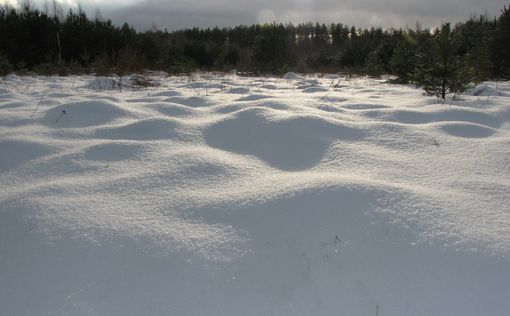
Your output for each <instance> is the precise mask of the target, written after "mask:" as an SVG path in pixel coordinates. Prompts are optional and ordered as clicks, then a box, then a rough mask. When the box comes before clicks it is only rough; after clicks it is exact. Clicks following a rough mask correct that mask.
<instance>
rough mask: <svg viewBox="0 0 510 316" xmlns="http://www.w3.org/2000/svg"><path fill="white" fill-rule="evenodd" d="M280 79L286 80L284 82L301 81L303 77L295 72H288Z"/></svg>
mask: <svg viewBox="0 0 510 316" xmlns="http://www.w3.org/2000/svg"><path fill="white" fill-rule="evenodd" d="M282 79H286V80H303V79H304V77H302V76H300V75H298V74H297V73H295V72H288V73H286V74H285V75H283V77H282Z"/></svg>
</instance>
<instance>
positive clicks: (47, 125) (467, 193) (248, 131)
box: [0, 73, 510, 316]
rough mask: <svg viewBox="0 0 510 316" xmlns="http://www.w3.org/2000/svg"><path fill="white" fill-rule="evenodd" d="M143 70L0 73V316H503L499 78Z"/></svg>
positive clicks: (507, 149)
mask: <svg viewBox="0 0 510 316" xmlns="http://www.w3.org/2000/svg"><path fill="white" fill-rule="evenodd" d="M150 79H151V82H153V83H154V86H151V87H146V88H139V87H138V88H134V87H129V86H125V87H123V88H122V89H120V88H119V86H118V82H117V81H115V80H112V79H111V78H95V77H87V76H77V77H64V78H59V77H50V78H48V77H18V76H15V75H10V76H7V77H5V78H2V80H1V81H0V314H1V315H376V313H377V314H378V315H380V316H385V315H415V316H420V315H423V316H425V315H427V316H429V315H463V316H466V315H505V314H508V311H509V310H510V300H509V299H508V298H509V297H510V83H508V82H504V83H501V82H499V83H496V82H485V83H483V84H481V85H479V86H477V87H476V88H474V89H472V90H470V91H468V93H466V94H465V95H462V96H461V98H460V99H459V100H455V101H453V102H451V104H450V102H449V101H448V102H447V103H446V104H444V105H442V104H437V102H436V99H434V98H432V97H427V96H424V95H423V92H422V91H421V90H420V89H416V88H415V87H413V86H403V85H392V84H388V83H384V82H383V81H380V80H374V79H367V78H350V79H348V78H343V77H327V78H319V77H306V76H302V75H297V74H293V73H290V74H287V75H286V76H284V77H283V78H281V79H278V78H244V77H238V76H235V75H224V76H219V75H212V74H201V75H199V76H193V77H184V76H183V77H163V76H154V77H151V78H150ZM122 82H123V83H129V77H127V78H123V80H122Z"/></svg>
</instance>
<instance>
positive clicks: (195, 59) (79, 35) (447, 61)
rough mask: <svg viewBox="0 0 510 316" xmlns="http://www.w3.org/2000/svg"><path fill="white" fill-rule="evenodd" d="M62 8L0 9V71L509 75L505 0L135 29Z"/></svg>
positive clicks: (509, 16) (403, 77)
mask: <svg viewBox="0 0 510 316" xmlns="http://www.w3.org/2000/svg"><path fill="white" fill-rule="evenodd" d="M63 11H64V10H63V9H62V8H61V7H59V5H58V3H56V2H55V1H54V2H53V5H50V8H43V9H39V8H35V7H32V6H31V5H29V4H25V5H22V6H21V7H20V8H17V9H16V8H13V7H9V6H3V7H1V8H0V39H1V40H0V74H6V73H9V72H11V71H16V72H24V71H25V72H26V71H33V72H36V73H39V74H69V73H96V74H108V73H116V74H126V73H131V72H140V71H143V70H144V69H152V70H163V71H166V72H168V73H183V72H190V71H194V70H207V71H216V70H218V71H229V70H232V69H236V70H237V71H242V72H250V73H254V74H279V73H283V72H286V71H296V72H304V73H306V72H332V73H337V72H349V73H355V74H364V75H370V76H379V75H382V74H392V75H395V76H396V77H397V78H398V81H400V82H409V81H413V78H414V77H416V76H418V75H419V76H421V77H423V76H424V75H425V74H426V73H429V74H434V72H436V76H437V72H438V71H443V72H452V71H453V72H455V74H452V73H448V75H454V76H462V77H468V78H469V79H473V80H477V81H481V80H486V79H509V78H510V9H509V8H506V7H505V8H503V9H502V10H501V14H500V16H499V17H496V18H488V17H486V16H483V15H480V16H473V17H471V18H470V19H469V20H467V21H466V22H464V23H458V24H455V25H451V24H448V23H446V24H443V25H441V26H439V27H438V28H436V29H428V28H422V27H420V26H419V25H417V26H416V27H415V28H413V29H387V30H384V29H382V28H381V27H372V28H369V29H367V28H365V29H361V28H357V27H355V26H349V25H345V24H342V23H333V24H330V25H325V24H319V23H303V24H298V25H292V24H276V23H274V24H264V25H251V26H244V25H242V26H236V27H229V28H218V27H215V28H207V29H198V28H192V29H184V30H179V31H172V32H168V31H166V30H164V31H161V30H151V31H145V32H139V31H136V30H135V29H134V28H133V27H131V26H130V25H129V24H127V23H125V24H124V25H122V26H117V25H114V24H113V23H112V21H111V20H109V19H104V18H102V17H101V16H100V14H97V15H96V16H95V17H93V18H91V17H89V16H87V14H86V13H85V12H84V11H83V10H81V9H76V10H72V9H71V10H68V11H67V12H65V13H64V12H63ZM437 65H442V66H441V67H436V66H437ZM417 69H418V70H419V71H418V70H417ZM420 69H421V70H420ZM459 69H460V70H461V71H457V70H459ZM420 71H421V72H420Z"/></svg>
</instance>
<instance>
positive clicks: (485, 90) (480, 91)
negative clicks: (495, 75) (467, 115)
mask: <svg viewBox="0 0 510 316" xmlns="http://www.w3.org/2000/svg"><path fill="white" fill-rule="evenodd" d="M465 94H466V95H472V96H485V97H487V96H503V97H506V96H508V95H507V94H506V93H504V92H501V91H499V90H497V89H495V88H494V87H491V86H488V85H479V86H476V87H474V88H472V89H469V90H468V91H466V92H465Z"/></svg>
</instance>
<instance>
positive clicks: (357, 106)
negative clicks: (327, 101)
mask: <svg viewBox="0 0 510 316" xmlns="http://www.w3.org/2000/svg"><path fill="white" fill-rule="evenodd" d="M342 108H344V109H349V110H376V109H386V108H388V106H387V105H384V104H371V103H352V104H343V105H342Z"/></svg>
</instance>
